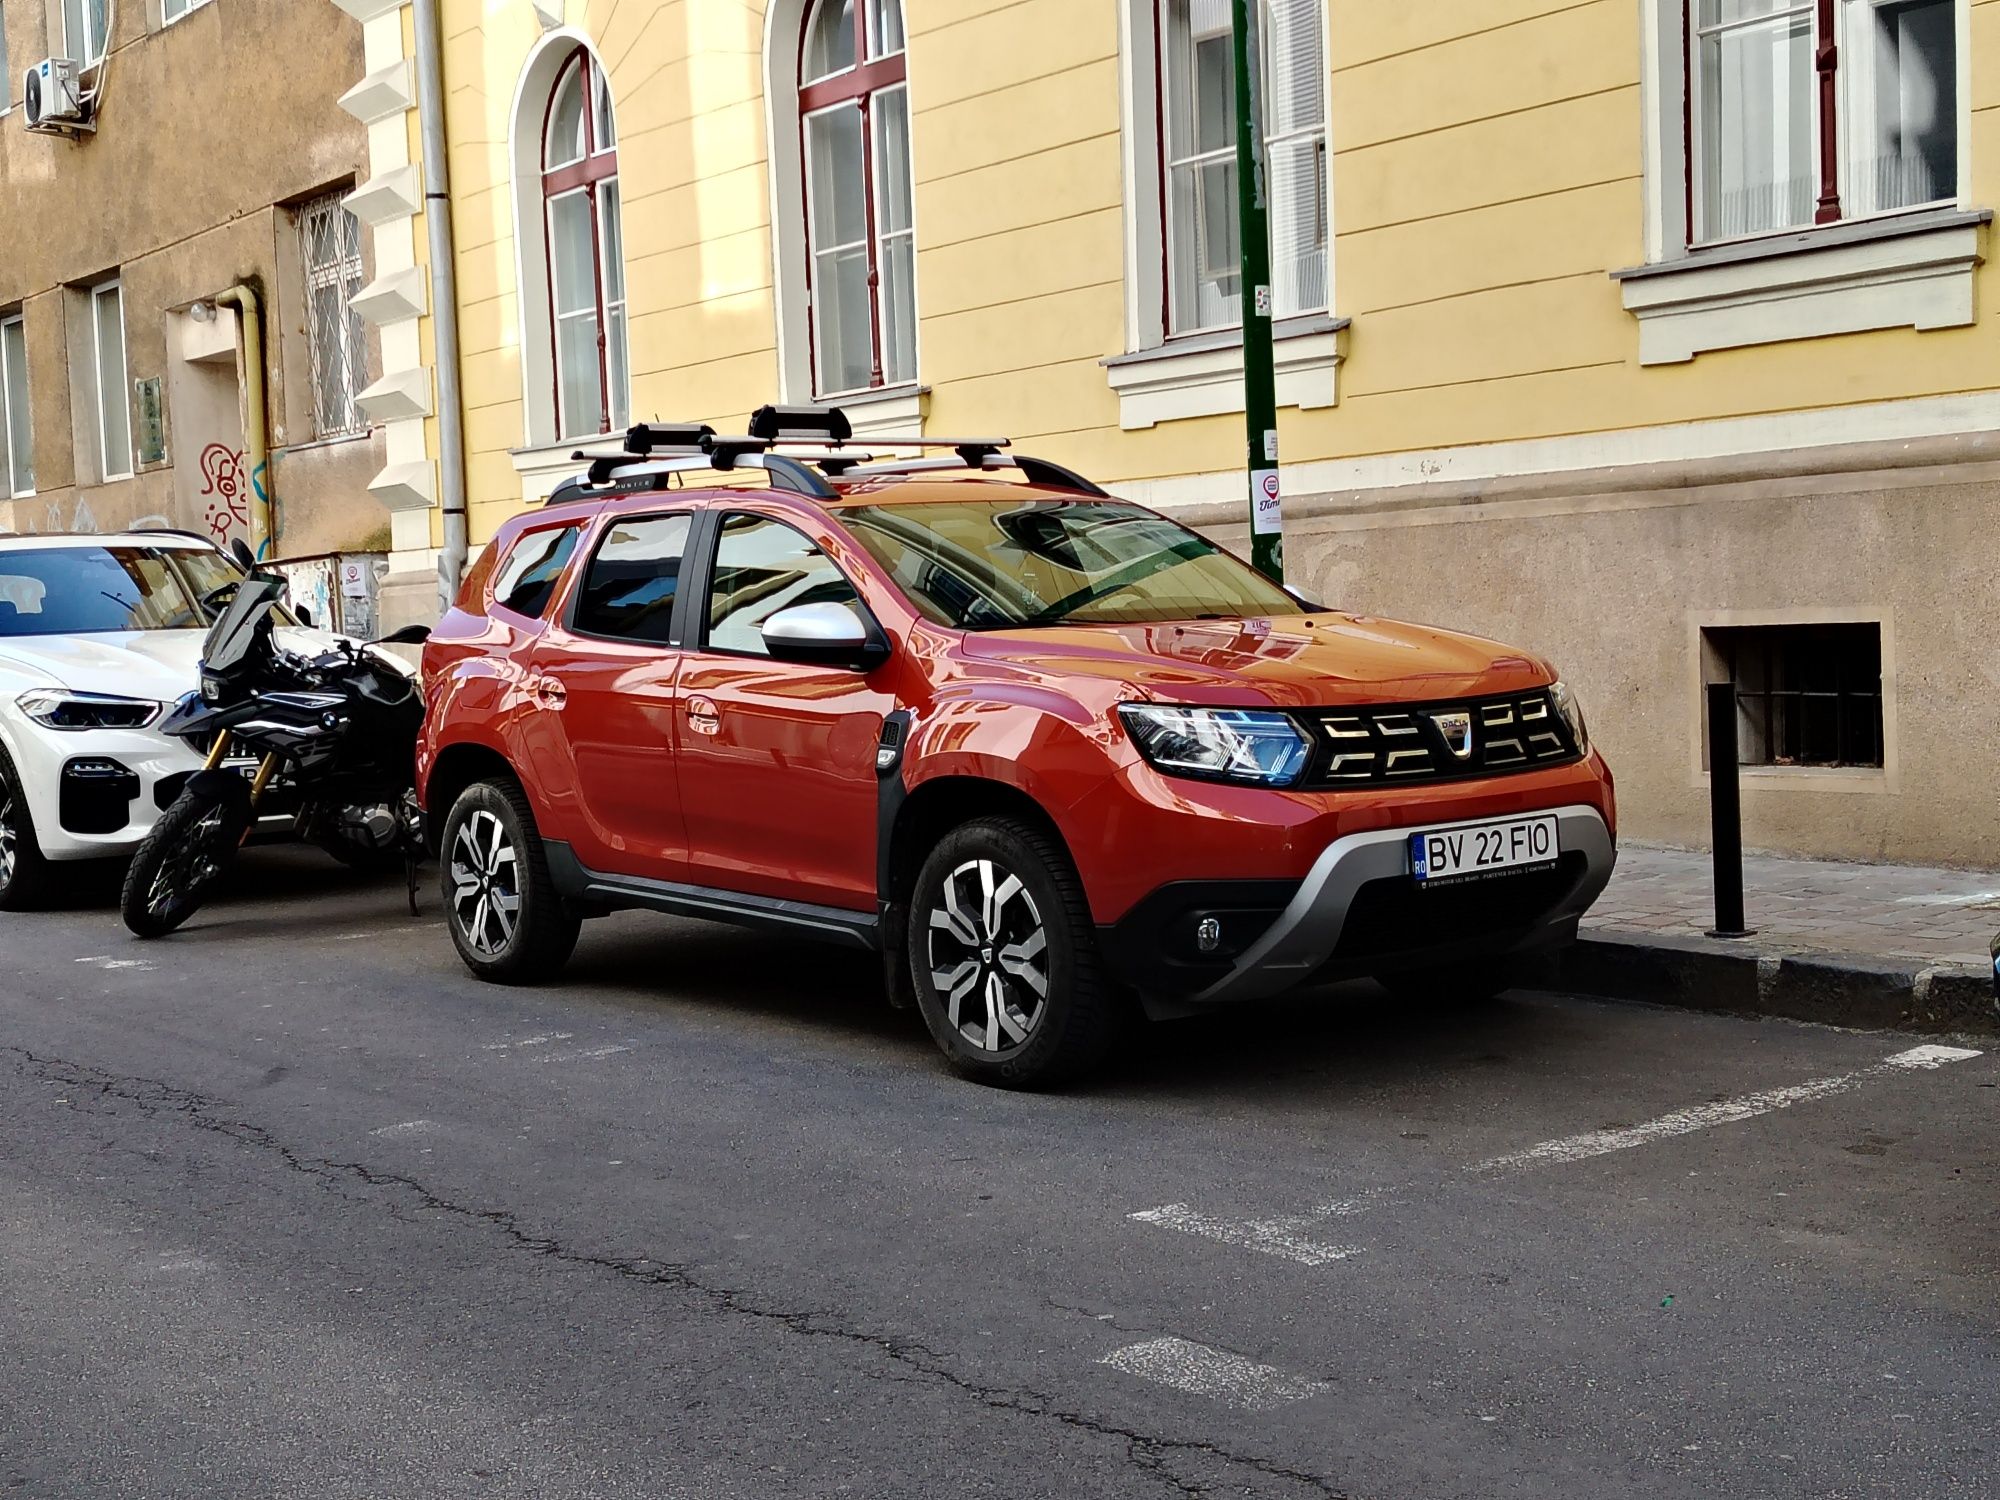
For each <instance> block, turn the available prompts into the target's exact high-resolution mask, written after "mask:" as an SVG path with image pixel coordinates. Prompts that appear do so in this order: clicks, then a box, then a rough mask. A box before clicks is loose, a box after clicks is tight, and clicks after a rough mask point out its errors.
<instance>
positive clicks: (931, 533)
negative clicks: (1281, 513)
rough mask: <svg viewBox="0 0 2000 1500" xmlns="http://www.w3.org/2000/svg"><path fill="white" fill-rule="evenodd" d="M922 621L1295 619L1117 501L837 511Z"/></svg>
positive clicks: (1286, 607) (1263, 584)
mask: <svg viewBox="0 0 2000 1500" xmlns="http://www.w3.org/2000/svg"><path fill="white" fill-rule="evenodd" d="M839 514H840V519H841V520H842V522H844V523H845V524H846V526H847V528H848V529H849V530H850V531H851V532H853V533H854V536H855V539H856V540H857V541H859V542H860V543H861V545H862V546H864V547H866V548H867V549H868V550H869V552H870V553H872V554H873V555H874V557H875V559H876V561H878V562H880V563H881V564H882V566H883V567H885V568H887V569H888V570H889V573H890V574H891V576H893V577H894V578H895V580H896V582H897V584H899V585H900V586H901V587H902V589H903V591H904V592H905V593H906V594H908V595H909V597H910V602H911V603H913V604H915V605H916V607H917V608H918V609H919V610H921V611H922V612H923V613H924V615H925V616H926V617H927V618H929V619H930V620H932V621H933V622H935V623H936V624H939V625H952V626H956V627H958V628H959V629H961V630H1007V629H1018V628H1021V627H1024V626H1036V625H1126V624H1143V623H1147V622H1151V621H1157V620H1214V619H1240V618H1243V617H1245V616H1256V615H1295V614H1298V613H1299V612H1300V611H1301V610H1302V609H1304V608H1305V606H1304V605H1302V604H1300V603H1299V601H1298V600H1296V599H1294V598H1293V597H1292V596H1291V595H1290V594H1287V593H1286V592H1285V591H1284V590H1283V589H1281V588H1280V587H1278V585H1277V584H1275V583H1272V582H1270V581H1269V580H1268V579H1266V578H1265V577H1264V576H1263V575H1262V574H1260V573H1257V572H1255V571H1253V570H1252V569H1250V568H1248V567H1246V566H1245V565H1244V564H1242V563H1241V562H1238V561H1237V560H1236V559H1235V558H1233V557H1231V556H1230V555H1229V554H1228V553H1226V552H1224V551H1223V550H1222V549H1221V548H1219V547H1217V546H1216V545H1214V544H1213V543H1212V542H1209V541H1207V540H1206V539H1204V538H1202V537H1200V536H1197V535H1196V534H1195V533H1194V532H1192V531H1189V530H1187V529H1186V528H1185V527H1182V526H1176V525H1175V524H1174V523H1173V522H1172V521H1169V520H1166V519H1164V518H1163V517H1160V516H1156V515H1154V514H1152V513H1151V512H1150V511H1145V510H1141V509H1140V508H1139V507H1138V506H1136V505H1128V504H1126V503H1124V502H1122V501H1118V500H1043V499H1036V500H1029V501H1021V500H1001V499H993V500H969V501H950V502H942V503H938V504H914V505H863V506H855V507H853V508H851V509H843V510H842V511H840V513H839Z"/></svg>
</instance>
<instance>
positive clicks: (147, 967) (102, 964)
mask: <svg viewBox="0 0 2000 1500" xmlns="http://www.w3.org/2000/svg"><path fill="white" fill-rule="evenodd" d="M77 962H78V963H80V964H96V965H97V967H98V968H100V969H103V970H104V971H105V972H107V973H112V974H115V973H117V972H118V971H119V970H121V969H137V970H138V971H139V972H140V973H142V974H150V973H151V972H152V971H153V965H152V964H151V963H149V962H148V961H147V960H145V959H143V958H110V957H104V958H79V959H78V960H77Z"/></svg>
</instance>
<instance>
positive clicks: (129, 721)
mask: <svg viewBox="0 0 2000 1500" xmlns="http://www.w3.org/2000/svg"><path fill="white" fill-rule="evenodd" d="M14 702H15V704H16V706H18V707H19V708H20V710H21V712H22V713H24V714H26V715H27V716H28V717H29V718H31V719H33V720H34V721H35V722H36V723H37V724H39V725H41V726H42V727H43V728H44V729H66V730H83V729H144V728H145V727H146V726H147V725H148V724H150V723H152V722H153V721H154V720H155V719H157V718H159V716H160V711H161V710H162V709H163V708H165V707H166V705H165V704H163V703H155V702H153V701H152V700H151V699H149V698H114V697H111V696H109V695H108V694H105V693H72V692H70V691H68V690H67V689H65V688H36V689H35V690H34V691H33V692H32V693H23V694H21V696H20V697H18V698H16V699H15V700H14Z"/></svg>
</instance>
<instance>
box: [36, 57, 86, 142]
mask: <svg viewBox="0 0 2000 1500" xmlns="http://www.w3.org/2000/svg"><path fill="white" fill-rule="evenodd" d="M89 113H90V111H89V108H88V106H87V105H86V103H85V101H84V96H83V65H82V64H81V63H74V62H71V61H70V60H69V59H68V58H66V57H46V58H43V59H42V61H40V62H38V63H36V64H35V65H34V66H33V67H32V68H30V69H28V72H27V76H26V77H24V78H23V79H22V80H21V115H22V118H23V120H24V121H25V123H26V124H27V127H28V129H30V130H33V131H39V132H41V133H43V134H47V135H66V134H68V133H69V132H71V131H73V130H78V129H82V128H86V121H87V119H88V116H89Z"/></svg>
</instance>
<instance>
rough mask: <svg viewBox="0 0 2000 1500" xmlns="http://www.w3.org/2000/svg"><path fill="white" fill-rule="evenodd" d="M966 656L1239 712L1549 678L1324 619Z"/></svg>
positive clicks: (1472, 691) (985, 636)
mask: <svg viewBox="0 0 2000 1500" xmlns="http://www.w3.org/2000/svg"><path fill="white" fill-rule="evenodd" d="M964 650H965V654H966V656H967V657H968V658H971V659H973V660H979V661H988V662H992V663H994V664H996V665H1000V664H1007V665H1011V666H1014V667H1017V668H1020V669H1023V670H1026V671H1028V672H1031V673H1033V674H1034V675H1036V676H1049V677H1070V678H1075V677H1078V676H1086V677H1094V678H1099V679H1104V680H1106V681H1107V682H1122V683H1125V684H1129V686H1130V687H1131V688H1133V689H1136V691H1133V692H1129V693H1122V694H1119V695H1118V696H1120V697H1130V698H1134V699H1147V700H1152V701H1156V702H1164V703H1206V704H1214V705H1218V706H1227V707H1238V708H1241V707H1248V706H1253V705H1259V704H1268V705H1270V706H1271V707H1273V708H1309V707H1325V706H1332V707H1338V706H1342V705H1346V704H1361V703H1419V702H1430V701H1436V700H1439V699H1447V698H1474V697H1479V696H1481V695H1483V694H1487V693H1509V692H1516V691H1523V690H1526V689H1529V688H1535V687H1541V686H1543V685H1545V684H1546V683H1547V682H1548V681H1549V680H1550V679H1551V678H1552V677H1554V675H1555V673H1554V671H1553V670H1552V669H1551V668H1550V666H1549V664H1548V663H1547V662H1545V661H1543V660H1541V659H1540V658H1538V657H1535V656H1531V655H1529V654H1528V653H1526V652H1524V651H1518V650H1515V649H1514V648H1512V647H1510V646H1503V645H1500V644H1499V643H1497V642H1495V641H1487V640H1481V639H1479V638H1478V637H1477V636H1470V635H1459V634H1457V633H1455V632H1453V631H1448V630H1436V629H1433V628H1431V627H1430V626H1427V625H1404V624H1399V623H1397V622H1396V621H1393V620H1380V619H1374V618H1371V617H1368V616H1365V615H1349V614H1342V613H1339V612H1337V611H1332V610H1323V611H1318V612H1316V613H1313V614H1310V615H1292V616H1285V617H1282V618H1272V619H1243V620H1176V621H1169V622H1163V623H1160V624H1152V625H1070V626H1062V627H1060V628H1052V629H1047V630H1007V631H991V632H982V633H972V634H968V635H967V636H966V637H965V647H964Z"/></svg>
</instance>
